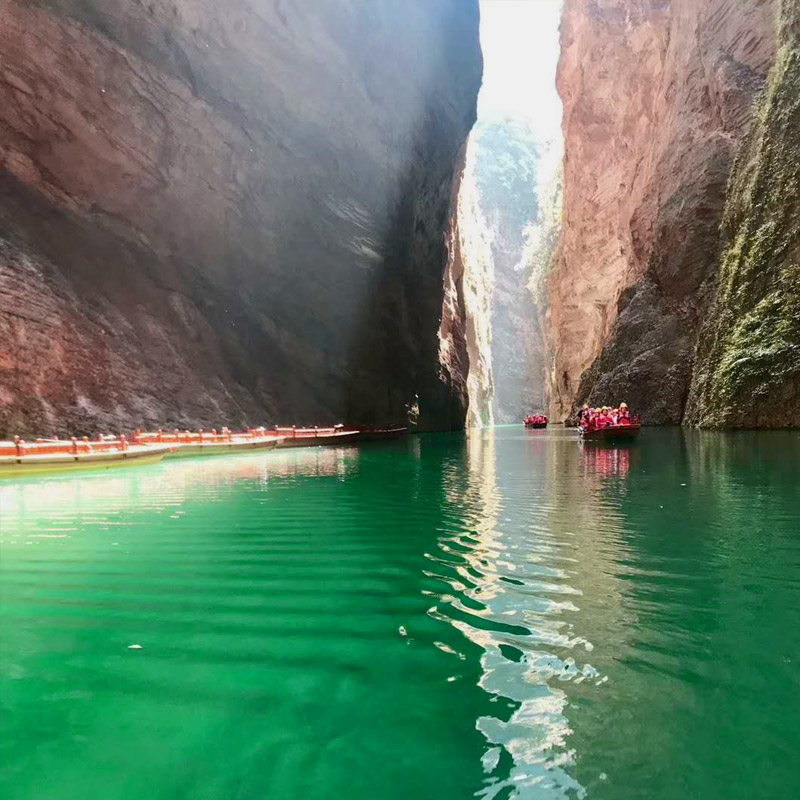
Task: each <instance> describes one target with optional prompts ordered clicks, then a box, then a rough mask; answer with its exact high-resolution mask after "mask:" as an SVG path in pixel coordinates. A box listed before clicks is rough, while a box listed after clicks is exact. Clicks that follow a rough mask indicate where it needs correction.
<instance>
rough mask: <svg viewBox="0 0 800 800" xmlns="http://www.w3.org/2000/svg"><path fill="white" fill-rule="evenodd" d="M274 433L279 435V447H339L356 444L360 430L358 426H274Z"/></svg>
mask: <svg viewBox="0 0 800 800" xmlns="http://www.w3.org/2000/svg"><path fill="white" fill-rule="evenodd" d="M275 434H276V435H277V436H280V437H281V440H282V441H281V443H280V447H281V448H284V447H341V446H342V445H353V444H357V442H358V440H359V437H360V435H361V431H360V429H358V428H345V427H343V426H342V425H334V426H333V427H331V428H320V427H317V426H314V427H313V428H297V427H295V426H294V425H293V426H292V427H291V428H276V429H275Z"/></svg>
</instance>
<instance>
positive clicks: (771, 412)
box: [687, 0, 800, 428]
mask: <svg viewBox="0 0 800 800" xmlns="http://www.w3.org/2000/svg"><path fill="white" fill-rule="evenodd" d="M724 232H725V235H726V249H725V251H724V253H723V255H722V259H721V263H720V272H719V278H718V285H717V290H716V297H715V299H714V303H713V305H712V307H711V310H710V313H709V314H708V315H707V317H706V321H705V324H704V326H703V328H702V332H701V335H700V339H699V346H698V354H697V355H698V359H697V364H696V365H695V370H694V378H693V382H692V391H691V394H690V396H689V405H688V408H687V419H688V421H689V422H692V423H695V424H700V425H708V426H716V427H719V426H725V427H731V426H733V427H745V428H746V427H779V426H780V427H797V426H798V425H799V424H800V421H798V413H800V3H798V2H797V0H784V3H783V7H782V15H781V34H780V49H779V51H778V56H777V58H776V62H775V65H774V67H773V69H772V72H771V73H770V76H769V81H768V84H767V87H766V89H765V90H764V92H763V95H762V97H761V98H760V100H759V103H758V106H757V108H756V112H755V114H754V117H753V122H752V125H751V128H750V131H749V133H748V135H747V138H746V140H745V142H744V145H743V146H742V148H741V150H740V152H739V154H738V155H737V157H736V162H735V164H734V170H733V175H732V177H731V180H730V183H729V186H728V198H727V203H726V207H725V216H724Z"/></svg>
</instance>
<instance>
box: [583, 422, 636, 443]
mask: <svg viewBox="0 0 800 800" xmlns="http://www.w3.org/2000/svg"><path fill="white" fill-rule="evenodd" d="M641 429H642V426H641V424H640V423H638V422H636V423H632V424H631V425H608V426H606V427H605V428H597V429H596V430H592V431H587V430H584V429H583V428H581V429H580V435H581V439H582V440H583V441H584V442H621V441H631V440H632V439H635V438H636V437H637V436H638V435H639V432H640V431H641Z"/></svg>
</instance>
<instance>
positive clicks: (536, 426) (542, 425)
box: [524, 422, 547, 430]
mask: <svg viewBox="0 0 800 800" xmlns="http://www.w3.org/2000/svg"><path fill="white" fill-rule="evenodd" d="M524 425H525V427H526V428H531V429H537V430H541V429H542V428H546V427H547V423H546V422H526V423H524Z"/></svg>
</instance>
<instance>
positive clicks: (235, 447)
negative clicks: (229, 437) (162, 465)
mask: <svg viewBox="0 0 800 800" xmlns="http://www.w3.org/2000/svg"><path fill="white" fill-rule="evenodd" d="M280 443H281V439H280V438H279V437H276V436H269V437H265V438H263V439H251V440H245V441H236V440H235V439H234V440H233V441H230V442H186V443H185V444H179V445H177V446H176V447H175V449H174V451H173V452H172V453H170V458H191V457H193V456H225V455H233V454H237V455H241V454H242V453H255V454H258V453H264V452H268V451H269V450H274V449H275V448H276V447H278V446H279V445H280Z"/></svg>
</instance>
